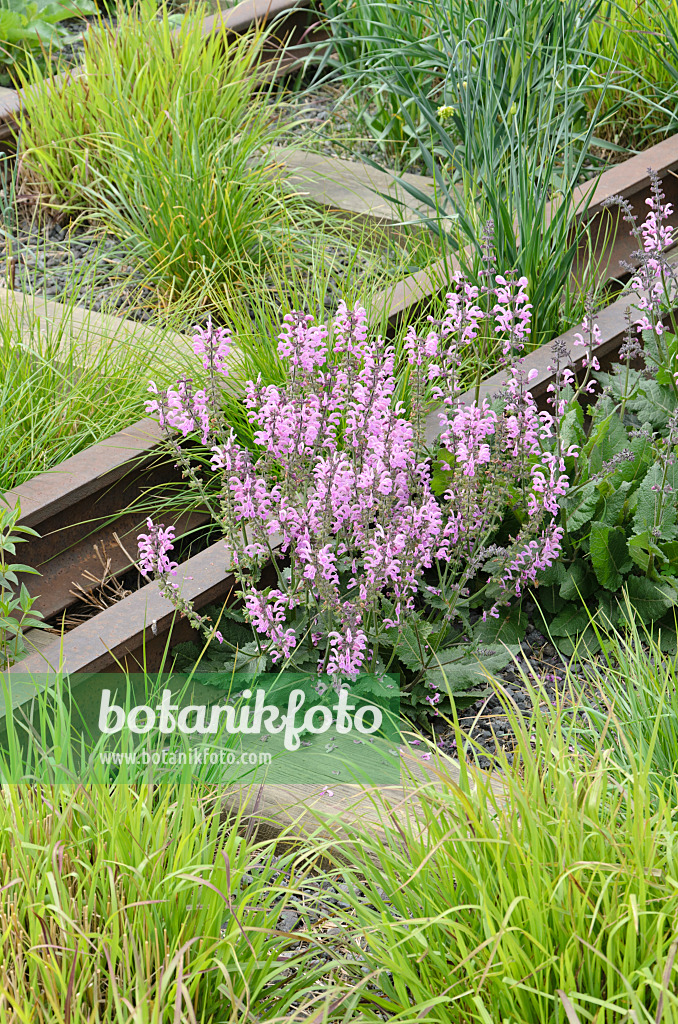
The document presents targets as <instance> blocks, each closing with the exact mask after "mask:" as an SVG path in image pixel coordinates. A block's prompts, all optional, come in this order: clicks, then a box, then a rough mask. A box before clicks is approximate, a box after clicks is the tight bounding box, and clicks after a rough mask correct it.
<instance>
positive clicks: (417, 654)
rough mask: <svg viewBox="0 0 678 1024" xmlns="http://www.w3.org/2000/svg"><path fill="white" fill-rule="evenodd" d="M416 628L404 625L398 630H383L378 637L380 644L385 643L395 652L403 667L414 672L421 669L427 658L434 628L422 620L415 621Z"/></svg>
mask: <svg viewBox="0 0 678 1024" xmlns="http://www.w3.org/2000/svg"><path fill="white" fill-rule="evenodd" d="M414 621H415V622H416V626H415V627H413V626H411V625H410V624H409V623H406V624H405V625H404V626H402V627H401V628H400V630H398V629H396V628H390V629H385V630H383V631H382V632H381V634H380V636H379V640H380V643H383V642H384V641H386V642H387V643H388V644H389V645H390V646H391V647H392V648H393V649H394V651H395V653H396V655H397V656H398V658H399V659H400V660H401V661H402V663H403V665H406V666H407V668H411V669H413V670H414V671H416V670H417V669H420V668H422V667H423V666H424V665H425V664H426V662H427V661H428V657H429V653H430V652H429V649H428V646H427V644H428V640H429V637H430V636H431V633H432V632H433V629H434V626H433V624H432V623H430V622H426V621H425V620H424V619H415V620H414Z"/></svg>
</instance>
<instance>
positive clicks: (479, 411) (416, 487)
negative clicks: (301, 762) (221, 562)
mask: <svg viewBox="0 0 678 1024" xmlns="http://www.w3.org/2000/svg"><path fill="white" fill-rule="evenodd" d="M526 286H527V281H526V280H525V279H524V278H520V279H518V280H512V279H508V278H505V277H502V276H497V277H496V280H495V283H494V285H493V286H492V287H490V286H488V287H486V289H485V293H484V294H483V295H480V293H479V289H478V288H476V287H474V286H471V285H470V284H469V283H468V282H467V281H465V280H464V279H462V278H461V277H458V278H457V279H456V280H455V290H454V291H453V292H451V293H450V295H449V296H448V305H447V313H446V315H445V317H444V318H443V320H442V321H441V322H440V323H439V324H435V325H432V328H433V327H435V329H431V330H430V331H428V333H427V334H426V335H425V336H424V337H419V336H418V335H417V334H416V332H415V331H414V330H413V329H410V330H409V332H408V333H407V336H406V338H405V341H404V356H403V359H404V360H406V361H407V364H409V369H410V384H411V395H410V402H411V415H410V416H409V417H408V415H407V413H406V409H405V407H404V406H403V404H402V402H399V401H397V400H396V399H395V397H394V396H395V392H396V387H397V367H396V351H395V348H394V346H393V345H390V344H388V343H387V342H385V341H384V340H383V339H382V338H374V337H370V332H369V329H368V324H367V316H366V313H365V310H364V309H362V308H361V307H360V306H356V307H355V308H354V309H352V310H350V309H348V308H347V307H346V305H345V304H343V303H342V304H341V305H340V307H339V309H338V311H337V314H336V316H335V318H334V322H333V324H332V327H331V329H330V328H327V327H325V326H322V325H317V324H314V323H313V321H312V318H311V317H309V316H307V315H304V314H302V313H298V312H293V313H290V314H288V315H287V316H286V317H285V318H284V323H283V328H282V331H281V334H280V336H279V340H278V352H279V355H280V356H281V358H282V360H283V361H284V363H285V366H286V369H287V381H286V383H285V384H284V386H283V385H278V384H266V383H264V382H262V381H261V379H258V380H256V381H252V380H250V381H248V382H247V383H246V385H245V397H244V401H245V405H246V407H247V410H248V415H249V419H250V422H251V423H252V425H253V429H254V435H253V436H254V442H255V444H256V445H257V447H258V449H259V451H258V452H251V451H249V450H247V449H246V448H244V447H243V446H242V445H241V444H239V442H238V441H237V439H236V436H235V433H234V432H233V430H226V429H224V428H223V427H222V419H223V415H222V408H221V404H220V402H219V394H218V387H216V385H215V379H216V377H217V376H219V375H221V376H223V375H225V374H226V372H227V364H226V356H227V351H228V343H229V342H228V338H227V335H226V334H225V333H224V332H219V333H218V332H215V331H214V330H212V329H211V328H210V327H208V329H207V330H206V331H203V332H200V333H199V334H198V335H196V339H195V348H196V352H198V353H199V354H201V355H202V356H203V365H204V368H205V369H206V370H207V371H208V373H209V378H210V383H209V385H208V386H207V387H206V388H204V389H197V390H196V389H194V388H193V386H192V384H191V382H190V381H188V380H183V381H181V382H180V383H179V384H178V385H177V386H176V388H170V389H168V390H167V391H166V392H163V393H159V392H158V391H157V389H156V388H155V386H154V385H151V390H152V392H153V395H154V397H153V399H152V400H151V401H150V403H149V405H148V409H149V412H154V413H156V414H157V415H158V417H159V418H160V421H161V423H163V424H164V425H165V426H166V427H167V428H168V429H174V430H180V431H181V432H182V433H184V434H186V433H187V432H190V431H199V432H200V435H201V438H202V440H203V442H204V443H205V444H207V445H208V446H209V449H210V453H211V467H212V470H213V471H214V472H215V473H219V474H220V475H221V480H222V483H221V489H220V499H219V505H218V508H215V507H214V501H213V499H212V498H210V501H211V503H212V507H213V509H214V514H215V517H216V518H217V520H218V522H219V524H220V526H221V528H222V529H223V532H224V536H225V539H226V546H227V548H228V552H229V558H230V562H231V564H232V565H233V566H234V568H235V570H236V572H237V574H238V578H239V581H240V595H241V597H242V602H243V614H244V616H245V618H246V620H247V621H248V622H249V623H251V625H252V626H253V627H254V630H255V632H256V637H257V644H256V654H257V657H259V658H260V659H261V656H262V654H263V655H265V656H266V657H267V658H270V659H271V660H272V661H273V662H278V663H279V662H281V661H284V660H287V659H290V658H291V659H293V660H294V663H295V664H296V665H297V666H300V665H302V664H306V665H308V664H310V663H312V664H313V665H314V666H316V667H317V669H318V671H319V672H323V673H328V674H329V675H330V676H332V677H334V678H335V680H338V679H342V678H354V677H355V676H356V675H357V674H358V673H360V672H364V671H371V672H375V671H376V672H383V671H384V670H387V669H390V670H392V669H393V666H394V664H395V663H397V665H398V666H399V667H400V668H401V669H402V670H403V671H404V672H406V674H407V675H408V676H409V680H410V682H411V683H412V684H413V685H420V686H423V687H424V688H425V689H424V691H423V692H424V693H425V696H426V699H427V701H428V703H429V704H433V705H435V704H437V703H438V701H439V700H440V693H439V686H440V680H441V673H442V672H443V671H444V672H445V676H446V677H450V676H452V675H454V674H455V669H459V668H460V662H463V667H464V671H462V672H461V674H459V673H457V675H458V679H459V683H460V685H466V684H467V683H468V665H469V658H468V657H463V655H464V654H467V652H468V641H469V640H471V639H472V631H471V619H470V609H471V607H472V606H473V605H476V606H482V605H484V612H483V614H482V616H481V624H482V625H485V626H486V627H487V624H488V623H489V622H491V621H492V620H497V621H498V620H500V619H501V620H503V619H504V618H505V617H506V614H507V609H508V607H509V605H510V603H511V601H512V600H513V599H515V598H516V597H520V596H521V594H522V592H523V588H524V587H525V586H526V585H529V584H531V583H533V582H534V581H535V579H536V577H537V574H538V573H539V572H540V571H541V570H544V569H546V568H548V567H549V566H551V565H552V564H553V562H554V560H555V559H556V558H557V557H558V554H559V552H560V548H561V541H562V534H563V529H562V527H560V526H558V525H557V522H556V516H557V514H558V511H559V507H560V502H561V500H562V498H563V496H564V495H565V494H566V493H567V489H568V477H567V474H566V472H565V461H564V459H565V455H563V454H561V453H554V452H553V451H551V450H550V449H549V446H548V443H549V439H551V438H552V437H553V436H554V428H555V424H554V417H553V415H552V414H551V413H549V412H539V411H538V410H537V407H536V405H535V402H534V400H533V398H532V395H531V394H530V391H529V382H530V379H531V377H532V375H531V374H530V373H528V372H527V371H526V370H525V369H524V368H523V365H522V351H523V348H524V345H525V342H526V340H527V338H528V336H529V332H530V318H531V307H530V303H529V301H528V296H527V292H526ZM483 307H484V308H483ZM483 320H485V321H489V323H490V324H491V325H493V327H494V330H495V331H496V332H497V334H498V335H499V337H500V338H501V339H502V340H503V352H504V359H505V361H506V364H507V367H508V370H509V372H508V382H507V384H506V386H505V389H504V394H503V397H502V400H501V402H500V403H499V405H500V407H499V408H494V407H493V406H491V405H490V403H489V402H488V401H487V400H485V401H483V402H482V403H480V404H478V403H471V404H468V405H463V404H461V403H460V400H459V399H460V391H461V389H460V385H459V383H458V379H457V378H458V375H459V367H460V365H461V355H462V351H463V349H464V348H465V347H467V346H469V345H471V344H472V343H473V341H474V339H475V337H476V336H477V334H478V331H479V330H480V325H481V322H482V321H483ZM431 397H432V398H433V399H434V400H435V401H437V402H438V403H439V406H440V411H439V417H438V418H439V431H440V436H439V439H438V440H436V441H434V442H433V443H430V442H428V443H427V440H426V436H425V429H424V427H425V420H424V417H425V411H426V407H427V404H430V400H431ZM495 405H496V403H495ZM172 443H173V444H174V446H175V451H176V452H177V454H178V458H180V459H181V460H182V461H183V463H184V466H185V473H186V474H187V475H189V477H190V480H191V483H192V484H193V486H196V487H199V488H202V489H203V491H204V492H205V495H206V498H207V497H208V495H207V487H206V484H205V482H204V481H203V480H202V479H201V478H200V476H199V474H198V473H197V471H196V470H195V468H194V467H193V466H192V465H191V464H190V463H189V461H188V459H187V457H186V455H185V454H184V453H183V452H182V450H181V448H180V446H179V445H178V444H177V442H176V440H174V439H173V441H172ZM575 455H576V450H575V448H574V446H570V448H569V449H568V451H567V453H566V456H567V457H569V458H573V457H574V456H575ZM441 481H444V482H443V484H442V486H441ZM507 508H508V509H510V511H511V517H512V522H513V524H514V527H515V528H514V529H513V530H511V531H508V532H507V531H506V530H504V535H502V536H501V537H500V536H499V531H500V528H501V527H502V524H503V523H505V519H506V512H507ZM154 529H155V528H151V527H150V526H149V533H148V534H147V535H144V536H143V539H142V545H143V559H144V566H145V567H147V568H153V569H155V571H156V573H157V574H158V575H159V577H160V579H161V581H162V583H163V588H164V591H165V593H166V594H167V596H168V597H170V598H171V599H172V600H174V601H175V602H176V601H177V600H179V596H178V591H177V589H176V584H174V583H172V582H171V581H170V579H169V575H170V573H171V568H168V565H169V563H168V562H167V553H168V551H169V550H170V549H169V546H168V543H167V541H168V537H167V532H166V531H165V532H163V530H162V528H158V529H155V532H153V531H154ZM268 562H272V564H273V565H274V566H275V568H276V570H277V574H278V575H277V585H275V586H272V587H267V588H259V587H258V586H257V584H258V582H259V580H260V576H261V571H262V569H263V567H264V565H265V564H266V563H268ZM461 640H465V642H466V651H463V650H461V649H460V647H459V642H460V641H461ZM252 654H253V655H254V654H255V649H254V648H253V650H252ZM472 663H473V665H474V666H475V664H476V662H475V660H472ZM464 672H465V674H464Z"/></svg>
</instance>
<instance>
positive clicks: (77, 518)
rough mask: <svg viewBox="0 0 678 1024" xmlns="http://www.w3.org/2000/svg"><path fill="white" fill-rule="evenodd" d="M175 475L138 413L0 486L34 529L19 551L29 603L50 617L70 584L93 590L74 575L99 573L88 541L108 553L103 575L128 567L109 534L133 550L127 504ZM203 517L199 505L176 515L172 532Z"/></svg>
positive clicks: (135, 524) (159, 438) (138, 523)
mask: <svg viewBox="0 0 678 1024" xmlns="http://www.w3.org/2000/svg"><path fill="white" fill-rule="evenodd" d="M180 480H181V473H180V471H179V470H177V468H176V467H175V466H174V464H173V463H172V461H171V459H170V458H169V456H168V453H167V451H166V448H165V447H164V444H163V433H162V431H161V429H160V427H159V426H158V424H157V423H156V422H155V421H154V420H152V419H145V420H141V421H140V422H138V423H135V424H133V425H132V426H131V427H128V428H127V429H126V430H122V431H120V433H118V434H115V435H114V436H113V437H111V438H109V439H108V440H107V441H100V442H99V443H98V444H95V445H92V447H90V448H87V449H85V451H82V452H80V453H79V454H78V455H74V456H72V457H71V458H70V459H67V460H66V461H65V462H62V463H61V464H60V465H59V466H57V467H55V469H54V470H51V471H48V472H46V473H40V475H39V476H36V477H33V479H32V480H28V481H26V483H23V484H20V485H19V486H18V487H15V488H14V489H13V490H11V491H8V492H6V494H5V495H4V499H5V501H6V502H7V503H8V504H9V505H10V506H11V507H16V505H17V504H18V505H20V507H21V518H20V520H19V521H20V523H21V525H23V526H29V527H31V528H32V529H34V530H37V531H38V533H39V534H40V536H39V537H36V538H32V539H31V541H30V543H28V544H24V545H23V549H24V550H22V551H21V560H22V562H23V563H24V564H27V565H30V566H31V567H32V568H34V569H38V570H39V572H40V574H41V575H40V576H31V577H29V578H28V579H27V587H28V590H29V593H31V595H32V596H35V597H36V603H35V605H34V607H35V609H36V610H37V611H39V612H41V613H42V614H43V615H44V616H45V618H53V617H54V616H56V615H60V614H61V613H62V612H64V611H65V610H66V609H67V608H69V607H70V606H71V605H73V604H75V602H76V601H77V600H78V597H77V596H75V595H74V594H72V593H71V591H72V590H73V587H74V585H75V584H76V583H78V584H80V585H81V586H82V587H83V589H84V590H89V591H92V590H94V589H95V587H96V582H94V581H90V582H87V580H86V579H84V578H82V573H83V572H86V571H88V572H90V573H92V575H93V576H95V577H96V576H97V575H98V577H99V578H101V572H102V567H101V563H100V561H99V559H98V557H97V554H96V551H95V545H96V546H97V547H98V548H99V551H100V552H101V553H102V554H103V553H104V551H105V555H106V557H107V558H109V559H110V562H111V564H110V571H109V575H110V576H115V575H118V574H120V573H121V572H124V571H125V570H126V569H128V568H129V567H130V564H131V563H130V560H129V558H128V557H127V556H126V555H125V553H124V551H123V550H122V548H121V547H120V546H119V545H118V543H117V541H116V539H115V536H117V537H119V538H120V539H121V541H122V542H123V545H124V546H125V547H128V545H131V551H132V552H135V551H136V536H137V534H138V533H139V531H140V529H141V528H142V526H143V523H144V516H143V515H142V514H141V513H140V512H139V511H138V508H137V510H136V511H135V505H138V501H139V499H140V498H141V497H142V496H143V495H144V494H145V493H148V492H149V491H153V490H155V489H157V488H159V487H162V486H164V485H167V484H173V483H174V484H176V483H178V482H180ZM206 519H207V515H206V514H205V513H200V512H192V513H184V514H182V515H180V516H179V517H177V519H176V521H175V528H176V530H177V534H178V535H181V534H182V533H187V532H188V531H189V530H191V529H193V528H194V527H196V526H198V525H199V524H200V523H202V522H205V520H206ZM114 535H115V536H114ZM125 542H127V543H125Z"/></svg>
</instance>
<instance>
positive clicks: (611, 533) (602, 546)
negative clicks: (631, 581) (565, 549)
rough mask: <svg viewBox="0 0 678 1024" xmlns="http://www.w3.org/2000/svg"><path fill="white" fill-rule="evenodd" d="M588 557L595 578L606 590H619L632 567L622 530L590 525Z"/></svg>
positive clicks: (594, 524)
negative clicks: (589, 557) (589, 556)
mask: <svg viewBox="0 0 678 1024" xmlns="http://www.w3.org/2000/svg"><path fill="white" fill-rule="evenodd" d="M589 551H590V555H591V563H592V565H593V570H594V572H595V574H596V578H597V580H598V582H599V583H600V585H601V586H602V587H605V589H606V590H613V591H614V590H619V588H620V586H621V585H622V582H623V579H624V576H625V575H626V573H628V572H629V570H630V569H631V568H632V566H633V561H632V559H631V557H630V556H629V550H628V547H627V544H626V534H625V533H624V531H623V530H615V529H613V528H612V527H610V526H606V525H605V523H599V522H595V523H592V524H591V536H590V548H589Z"/></svg>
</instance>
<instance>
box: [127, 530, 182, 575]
mask: <svg viewBox="0 0 678 1024" xmlns="http://www.w3.org/2000/svg"><path fill="white" fill-rule="evenodd" d="M146 526H147V527H148V533H140V534H139V536H138V538H137V541H138V545H139V571H140V573H141V575H142V576H167V575H172V576H174V575H176V571H177V565H178V564H177V562H172V561H170V559H169V558H168V552H170V551H173V550H174V544H173V541H174V527H173V526H168V527H164V526H162V525H160V526H156V525H155V523H154V522H153V520H152V519H147V520H146Z"/></svg>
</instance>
